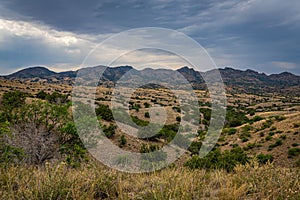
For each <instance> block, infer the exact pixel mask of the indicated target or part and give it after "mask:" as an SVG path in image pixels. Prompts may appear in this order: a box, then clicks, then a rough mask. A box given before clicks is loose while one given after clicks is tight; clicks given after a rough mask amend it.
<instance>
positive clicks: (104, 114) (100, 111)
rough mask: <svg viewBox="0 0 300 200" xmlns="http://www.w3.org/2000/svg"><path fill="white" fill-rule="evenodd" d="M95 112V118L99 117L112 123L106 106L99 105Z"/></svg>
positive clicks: (110, 114)
mask: <svg viewBox="0 0 300 200" xmlns="http://www.w3.org/2000/svg"><path fill="white" fill-rule="evenodd" d="M95 112H96V115H97V116H100V117H101V118H102V119H104V120H106V121H112V120H113V119H114V117H113V114H112V111H111V110H110V108H109V106H107V105H103V104H99V105H98V107H97V108H96V110H95Z"/></svg>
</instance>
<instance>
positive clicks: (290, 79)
mask: <svg viewBox="0 0 300 200" xmlns="http://www.w3.org/2000/svg"><path fill="white" fill-rule="evenodd" d="M84 69H85V70H87V71H92V70H99V69H100V71H101V70H102V72H103V77H101V81H103V82H106V81H108V82H112V83H116V82H117V81H118V80H119V79H120V78H121V77H122V76H123V75H124V74H125V73H127V72H128V71H131V72H132V71H134V73H135V74H136V75H137V76H139V75H140V76H142V75H143V74H145V73H154V72H155V73H154V74H155V75H156V76H160V74H159V73H157V72H159V69H151V68H146V69H143V70H137V69H135V68H133V67H132V66H128V65H125V66H116V67H106V66H103V65H99V66H94V67H86V68H84ZM79 70H80V69H79ZM215 70H216V69H213V70H210V71H207V72H199V71H196V70H194V69H193V68H189V67H187V66H184V67H181V68H179V69H177V70H171V69H164V70H163V71H161V72H162V75H161V78H166V77H168V76H167V75H168V73H170V76H171V75H172V74H173V72H174V71H177V72H179V73H180V74H181V75H183V76H184V77H185V78H186V79H187V80H188V81H189V82H190V83H191V84H192V85H193V87H194V88H195V89H205V87H206V84H205V82H204V79H203V76H206V75H208V74H211V73H214V72H215ZM218 70H219V72H220V74H221V77H222V79H223V82H224V84H225V85H226V86H227V87H230V88H234V89H235V90H236V89H237V90H239V91H243V92H259V91H265V92H286V91H284V90H287V92H291V91H289V90H290V89H291V88H292V90H295V88H294V87H298V86H300V76H298V75H295V74H292V73H290V72H282V73H279V74H270V75H267V74H265V73H261V72H257V71H254V70H251V69H247V70H244V71H243V70H239V69H234V68H231V67H225V68H219V69H218ZM171 72H172V73H171ZM77 73H78V70H76V71H63V72H54V71H51V70H49V69H48V68H46V67H41V66H36V67H29V68H25V69H22V70H19V71H17V72H14V73H12V74H9V75H6V76H2V77H3V78H5V79H9V80H16V79H17V80H18V79H19V80H27V81H35V82H36V81H41V80H43V81H45V82H49V83H60V82H63V83H67V84H72V83H74V81H75V78H76V75H77ZM296 93H297V94H298V93H300V92H298V91H296Z"/></svg>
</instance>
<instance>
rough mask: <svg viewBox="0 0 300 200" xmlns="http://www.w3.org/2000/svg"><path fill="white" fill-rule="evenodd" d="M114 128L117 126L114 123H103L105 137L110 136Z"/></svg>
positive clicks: (113, 132) (112, 134)
mask: <svg viewBox="0 0 300 200" xmlns="http://www.w3.org/2000/svg"><path fill="white" fill-rule="evenodd" d="M116 128H117V127H116V126H115V125H109V126H106V125H104V126H103V132H104V134H105V136H106V137H108V138H111V137H113V136H114V134H115V129H116Z"/></svg>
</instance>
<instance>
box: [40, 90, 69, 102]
mask: <svg viewBox="0 0 300 200" xmlns="http://www.w3.org/2000/svg"><path fill="white" fill-rule="evenodd" d="M45 99H46V100H47V101H49V102H50V103H58V104H64V103H67V102H69V100H68V96H67V95H64V94H61V93H59V92H56V91H55V92H53V93H52V94H47V95H46V97H45Z"/></svg>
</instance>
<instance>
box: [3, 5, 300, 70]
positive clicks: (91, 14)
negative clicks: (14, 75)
mask: <svg viewBox="0 0 300 200" xmlns="http://www.w3.org/2000/svg"><path fill="white" fill-rule="evenodd" d="M144 27H159V28H165V29H172V30H174V31H178V32H180V33H184V34H186V35H187V36H188V37H190V38H192V39H193V40H195V41H196V42H198V43H199V44H200V45H201V46H202V47H203V48H204V49H205V50H206V51H207V52H208V54H209V55H210V57H211V58H212V59H213V61H214V62H215V64H216V65H217V67H225V66H229V67H233V68H237V69H243V70H245V69H252V70H256V71H259V72H264V73H267V74H272V73H280V72H285V71H288V72H292V73H294V74H298V75H299V74H300V1H299V0H288V1H280V0H249V1H243V0H227V1H215V0H201V1H199V0H151V1H138V0H123V1H119V0H85V1H74V0H52V1H42V0H26V1H24V0H1V1H0V69H1V72H0V74H9V73H11V72H14V71H16V70H19V69H21V68H25V67H28V66H36V65H39V66H46V67H48V68H50V69H52V70H54V71H66V70H72V69H77V68H78V67H80V66H82V63H83V61H85V59H86V56H87V55H89V53H90V52H91V50H93V49H94V48H95V47H97V45H99V43H101V42H103V41H105V40H107V39H108V38H110V37H113V36H114V35H116V34H118V33H120V32H123V31H128V30H131V29H137V28H144ZM135 38H138V39H139V40H140V41H145V40H147V37H146V36H145V35H142V34H138V35H136V36H135ZM123 39H124V38H123ZM148 39H149V38H148ZM169 40H171V38H170V37H159V38H158V40H156V41H155V44H157V43H164V42H167V41H169ZM125 41H126V42H127V43H128V44H129V43H130V42H131V41H130V40H126V39H125ZM148 42H150V43H151V44H153V41H148ZM179 44H180V45H182V46H183V48H185V49H188V47H186V45H185V44H182V43H180V42H179ZM188 51H190V52H196V50H195V51H194V49H193V48H191V49H188ZM118 53H121V54H120V56H121V57H122V59H117V60H118V61H120V62H113V63H114V64H116V65H119V64H120V65H121V64H128V65H133V66H135V65H140V66H142V65H143V66H152V65H153V66H160V65H161V64H163V65H169V67H171V68H179V67H182V65H185V63H184V62H181V61H182V60H181V61H180V59H178V56H176V55H173V54H172V52H167V53H166V52H164V51H153V50H149V49H148V50H139V51H136V52H134V53H129V54H126V55H124V54H122V53H123V51H120V48H119V47H117V46H110V45H106V46H104V47H103V48H102V49H101V51H99V54H101V56H99V55H98V57H97V56H94V57H90V58H89V59H90V61H91V62H87V63H93V64H99V65H101V64H105V63H107V62H108V61H112V60H115V59H114V56H115V55H116V54H118ZM193 55H194V56H197V55H195V54H193ZM100 57H101V58H100ZM121 61H122V62H121ZM148 63H149V65H147V64H148Z"/></svg>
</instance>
